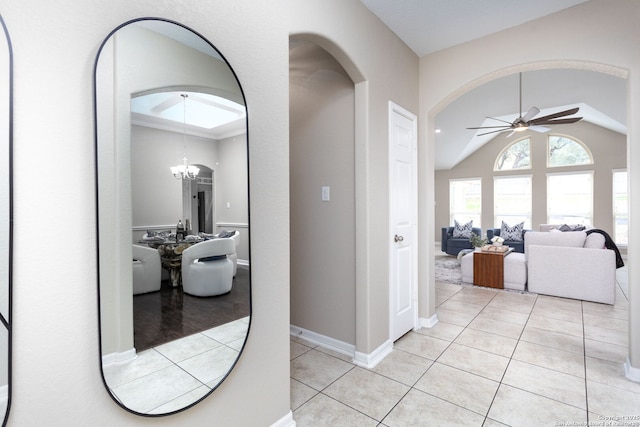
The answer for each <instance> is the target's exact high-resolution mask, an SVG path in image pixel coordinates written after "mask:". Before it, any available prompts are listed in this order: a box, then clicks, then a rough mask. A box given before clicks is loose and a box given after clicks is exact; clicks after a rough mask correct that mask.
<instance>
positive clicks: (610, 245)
mask: <svg viewBox="0 0 640 427" xmlns="http://www.w3.org/2000/svg"><path fill="white" fill-rule="evenodd" d="M586 233H587V236H588V235H589V234H591V233H599V234H602V235H603V236H604V246H605V248H607V249H611V250H612V251H614V252H615V253H616V268H620V267H624V261H623V260H622V255H620V250H619V249H618V246H617V245H616V242H614V241H613V239H612V238H611V236H609V233H607V232H606V231H604V230H600V229H598V228H591V229H589V230H586Z"/></svg>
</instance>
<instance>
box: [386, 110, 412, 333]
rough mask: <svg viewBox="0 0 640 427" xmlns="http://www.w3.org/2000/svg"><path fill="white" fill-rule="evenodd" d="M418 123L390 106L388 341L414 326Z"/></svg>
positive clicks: (408, 115) (403, 112) (404, 111)
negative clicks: (389, 335)
mask: <svg viewBox="0 0 640 427" xmlns="http://www.w3.org/2000/svg"><path fill="white" fill-rule="evenodd" d="M416 145H417V119H416V116H415V115H414V114H411V113H410V112H408V111H406V110H404V109H403V108H401V107H399V106H398V105H395V104H394V103H392V102H390V103H389V159H390V160H389V174H390V198H389V201H390V205H391V208H390V214H391V218H390V219H391V221H390V224H391V230H390V231H391V232H390V235H389V240H390V245H391V246H390V247H391V249H390V255H391V265H390V304H391V313H390V319H391V325H390V330H391V340H392V341H395V340H397V339H398V338H400V337H401V336H402V335H404V334H405V333H407V332H408V331H410V330H411V329H413V328H415V327H416V326H417V318H418V308H417V304H418V298H417V284H416V280H417V246H418V245H417V242H416V234H417V200H416V199H417V170H416V169H417V159H416V156H417V150H416Z"/></svg>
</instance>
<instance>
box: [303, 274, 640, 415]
mask: <svg viewBox="0 0 640 427" xmlns="http://www.w3.org/2000/svg"><path fill="white" fill-rule="evenodd" d="M618 285H619V286H618V292H617V298H616V304H615V305H614V306H609V305H605V304H596V303H590V302H582V301H577V300H569V299H563V298H555V297H549V296H544V295H535V294H528V293H518V292H510V291H498V290H492V289H488V288H480V287H474V286H460V285H454V284H448V283H442V282H440V283H437V284H436V300H437V302H436V306H437V307H436V312H437V314H438V318H439V323H438V324H437V325H436V326H435V327H433V328H431V329H428V328H423V329H420V330H417V331H412V332H409V333H408V334H407V335H405V336H404V337H402V338H400V339H399V340H398V341H397V342H396V343H395V344H394V350H393V352H392V353H391V354H390V355H389V356H387V357H386V358H385V359H384V360H383V361H382V362H381V363H380V364H379V365H378V366H376V367H375V368H374V369H371V370H367V369H363V368H361V367H358V366H356V365H354V364H353V363H351V361H350V360H349V358H348V357H345V356H343V355H341V354H337V353H334V352H331V351H329V350H326V349H323V348H321V347H318V346H314V345H313V344H310V343H309V342H307V341H304V340H300V339H298V338H292V339H291V407H292V409H293V411H294V412H293V417H294V419H295V421H296V423H297V426H298V427H306V426H313V427H322V426H331V427H335V426H389V427H392V426H435V425H444V426H459V425H469V426H501V425H510V426H527V427H528V426H559V425H587V422H588V423H589V425H640V383H635V382H632V381H629V380H627V379H626V378H625V376H624V368H623V363H624V362H625V360H626V357H627V330H628V324H627V322H628V300H627V297H626V294H627V289H628V285H627V279H626V268H623V269H619V270H618ZM625 416H626V417H629V418H627V419H624V418H622V417H625ZM607 417H608V418H607ZM611 417H618V418H617V419H618V420H619V422H618V423H617V424H616V423H615V422H611ZM607 422H609V424H607ZM562 423H565V424H562ZM571 423H573V424H571Z"/></svg>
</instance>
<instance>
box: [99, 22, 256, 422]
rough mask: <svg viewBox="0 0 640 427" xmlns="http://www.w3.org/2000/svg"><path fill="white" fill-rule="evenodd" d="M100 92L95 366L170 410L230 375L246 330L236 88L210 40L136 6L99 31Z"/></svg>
mask: <svg viewBox="0 0 640 427" xmlns="http://www.w3.org/2000/svg"><path fill="white" fill-rule="evenodd" d="M95 97H96V104H95V107H96V168H97V175H96V177H97V207H98V262H99V295H100V307H99V308H100V346H101V360H102V372H103V377H104V381H105V384H106V386H107V388H108V390H109V392H110V393H111V395H112V397H113V398H114V399H115V400H116V402H118V403H119V404H120V405H121V406H123V407H124V408H125V409H127V410H129V411H131V412H134V413H137V414H142V415H150V416H153V415H166V414H170V413H173V412H176V411H180V410H183V409H185V408H187V407H189V406H191V405H193V404H195V403H197V402H198V401H200V400H201V399H202V398H203V397H205V396H206V395H208V394H209V393H210V392H211V391H212V390H214V389H215V388H216V387H217V386H218V385H219V384H220V383H221V382H222V381H223V380H224V379H225V378H226V376H227V375H228V374H229V372H230V371H231V369H232V368H233V366H234V365H235V363H236V361H237V359H238V357H239V356H240V353H241V352H242V348H243V347H244V343H245V341H246V337H247V334H248V330H249V324H250V313H251V298H250V268H249V253H250V252H249V214H248V212H249V206H248V203H249V196H248V155H247V142H248V141H247V117H246V106H245V102H244V96H243V93H242V89H241V87H240V85H239V83H238V81H237V78H236V76H235V74H234V73H233V70H232V69H231V68H230V67H229V65H228V63H227V62H226V60H225V59H224V58H223V57H222V56H221V55H220V53H219V52H218V51H217V50H216V49H215V48H213V47H212V45H211V44H209V43H208V42H207V41H206V40H204V39H203V38H202V37H200V36H199V35H197V34H196V33H194V32H192V31H191V30H189V29H187V28H185V27H183V26H181V25H179V24H176V23H173V22H169V21H164V20H157V19H144V20H136V21H132V22H129V23H126V24H124V25H122V26H120V27H119V28H117V29H116V30H115V31H114V32H112V34H111V35H110V36H109V37H108V38H107V39H106V41H105V43H104V44H103V46H102V48H101V49H100V53H99V55H98V59H97V61H96V69H95Z"/></svg>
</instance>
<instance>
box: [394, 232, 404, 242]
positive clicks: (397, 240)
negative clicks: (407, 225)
mask: <svg viewBox="0 0 640 427" xmlns="http://www.w3.org/2000/svg"><path fill="white" fill-rule="evenodd" d="M403 240H404V237H402V236H398V235H397V234H396V235H395V237H394V238H393V241H394V242H396V243H398V242H402V241H403Z"/></svg>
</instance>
